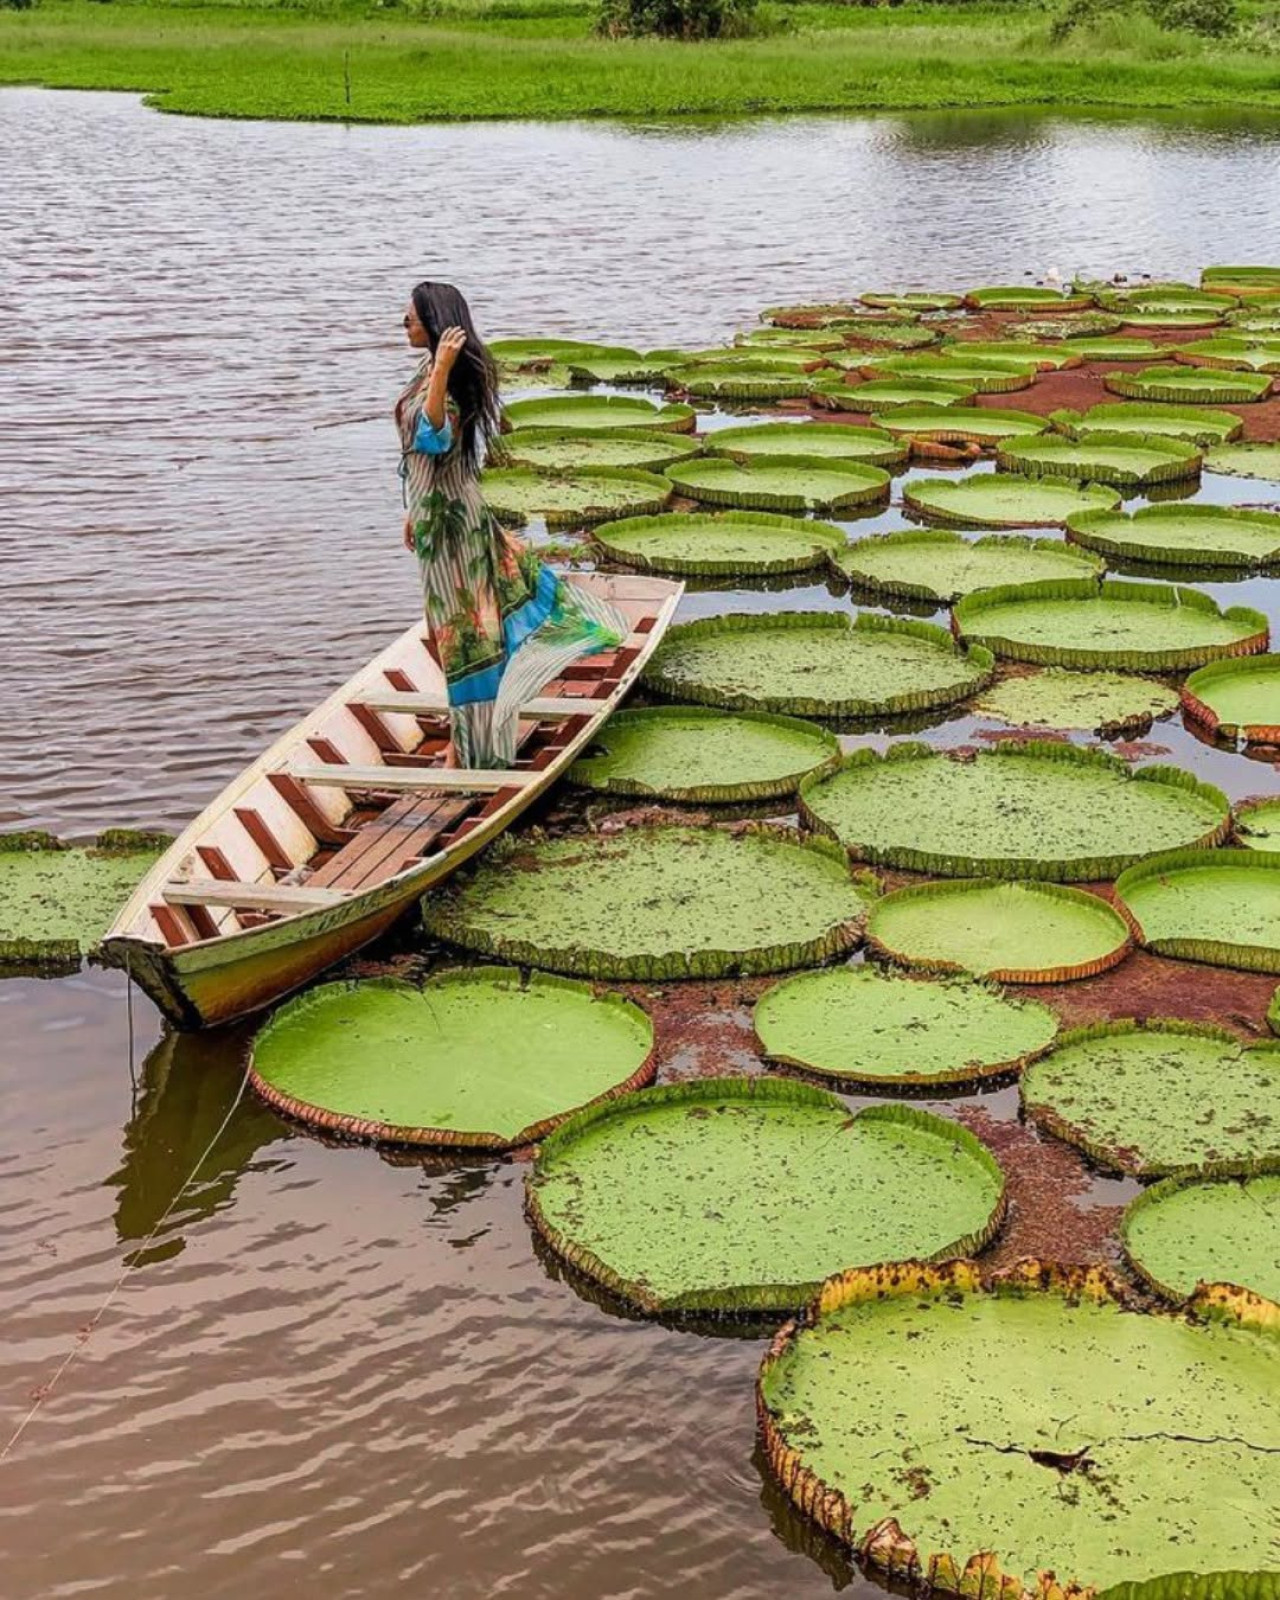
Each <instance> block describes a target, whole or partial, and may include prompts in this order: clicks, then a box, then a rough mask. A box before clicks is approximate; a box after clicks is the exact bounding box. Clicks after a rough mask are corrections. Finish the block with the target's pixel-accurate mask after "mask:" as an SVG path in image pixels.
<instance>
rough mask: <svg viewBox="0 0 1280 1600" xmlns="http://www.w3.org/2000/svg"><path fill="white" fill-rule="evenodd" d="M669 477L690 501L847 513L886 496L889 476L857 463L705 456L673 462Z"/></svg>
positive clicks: (886, 498) (795, 458)
mask: <svg viewBox="0 0 1280 1600" xmlns="http://www.w3.org/2000/svg"><path fill="white" fill-rule="evenodd" d="M667 476H668V477H669V478H670V479H671V481H672V483H674V484H675V486H676V488H677V489H678V490H679V492H680V493H681V494H683V495H688V496H689V497H690V498H692V499H694V500H700V501H703V502H705V503H706V504H707V505H719V506H740V507H742V508H744V509H746V510H752V511H812V510H847V509H849V508H851V507H853V506H871V505H883V504H884V503H885V502H886V501H887V500H888V498H889V474H888V473H887V472H885V471H884V469H883V468H882V467H873V466H868V465H866V464H865V463H863V462H860V461H839V462H837V461H824V460H821V459H816V460H814V459H810V458H808V457H806V456H767V457H763V458H761V459H760V460H758V461H755V462H752V463H750V464H745V465H744V464H742V463H740V462H737V461H731V460H729V458H728V457H726V456H706V457H703V458H701V459H699V460H697V461H688V462H677V463H676V464H675V465H673V466H672V467H671V468H670V470H669V472H668V474H667Z"/></svg>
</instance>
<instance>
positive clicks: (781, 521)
mask: <svg viewBox="0 0 1280 1600" xmlns="http://www.w3.org/2000/svg"><path fill="white" fill-rule="evenodd" d="M595 542H596V544H597V545H598V546H599V547H600V549H601V550H602V551H603V552H604V553H605V555H607V556H610V557H612V559H613V560H615V561H620V562H623V563H624V564H625V565H627V566H629V567H638V568H639V569H640V570H641V571H642V572H677V573H683V574H691V575H701V576H709V577H714V576H720V575H724V576H731V575H733V574H737V573H744V574H745V573H751V574H771V573H782V572H804V571H806V570H807V569H808V568H810V567H816V566H819V565H821V563H822V562H823V561H825V560H826V558H827V556H828V554H829V553H830V552H832V551H834V550H841V549H843V548H844V546H845V543H846V542H847V541H846V539H845V535H844V533H843V531H842V530H841V529H840V528H837V527H834V526H833V525H832V524H831V523H829V522H815V521H814V520H813V518H811V517H780V516H774V515H772V514H771V513H770V512H767V511H721V512H698V511H691V512H686V511H676V512H671V513H669V514H668V515H666V516H661V517H628V518H627V519H626V520H624V521H621V522H611V523H610V524H609V525H608V526H607V527H604V528H601V529H599V530H598V531H597V532H596V535H595Z"/></svg>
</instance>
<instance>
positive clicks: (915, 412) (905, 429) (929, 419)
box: [872, 406, 1049, 444]
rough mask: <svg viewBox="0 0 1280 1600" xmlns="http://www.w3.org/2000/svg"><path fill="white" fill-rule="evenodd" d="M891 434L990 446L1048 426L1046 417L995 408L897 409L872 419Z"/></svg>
mask: <svg viewBox="0 0 1280 1600" xmlns="http://www.w3.org/2000/svg"><path fill="white" fill-rule="evenodd" d="M872 420H873V421H874V422H875V423H876V425H877V427H880V428H885V429H887V430H888V431H889V432H890V433H905V434H908V435H909V436H910V437H911V438H912V439H937V440H939V441H940V442H942V443H943V444H968V443H970V442H972V443H974V444H991V443H993V442H994V441H996V440H999V439H1021V438H1030V437H1032V436H1034V435H1035V434H1039V433H1044V432H1046V430H1047V429H1048V427H1049V420H1048V418H1047V417H1036V416H1033V415H1032V414H1031V412H1029V411H998V410H996V409H995V407H993V406H898V407H896V408H895V409H894V410H892V411H886V412H885V413H884V414H883V415H882V416H880V415H877V416H874V417H873V419H872Z"/></svg>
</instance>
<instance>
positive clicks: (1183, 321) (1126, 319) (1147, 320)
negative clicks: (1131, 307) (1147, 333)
mask: <svg viewBox="0 0 1280 1600" xmlns="http://www.w3.org/2000/svg"><path fill="white" fill-rule="evenodd" d="M1121 320H1122V322H1123V324H1124V326H1125V327H1126V328H1155V329H1159V330H1161V331H1166V330H1167V331H1169V332H1171V333H1191V332H1193V331H1194V330H1195V329H1197V328H1216V327H1220V326H1221V324H1222V311H1214V310H1211V309H1210V308H1209V307H1207V306H1205V307H1202V308H1187V307H1178V306H1169V307H1166V308H1165V309H1164V310H1160V309H1154V310H1150V311H1126V312H1125V313H1124V316H1123V317H1122V319H1121Z"/></svg>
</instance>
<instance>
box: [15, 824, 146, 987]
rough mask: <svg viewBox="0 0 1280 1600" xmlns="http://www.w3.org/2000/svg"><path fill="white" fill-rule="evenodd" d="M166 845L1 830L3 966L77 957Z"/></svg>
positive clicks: (114, 836)
mask: <svg viewBox="0 0 1280 1600" xmlns="http://www.w3.org/2000/svg"><path fill="white" fill-rule="evenodd" d="M134 841H136V842H134ZM167 843H168V841H167V840H166V839H165V838H163V837H162V836H157V835H154V834H150V835H149V834H141V835H129V834H120V833H118V832H116V831H113V833H111V834H102V835H99V838H98V841H97V843H96V844H95V845H93V846H90V847H88V848H73V847H70V846H66V845H63V844H61V843H60V842H59V841H58V840H57V839H55V838H53V836H52V835H50V834H44V833H10V834H0V967H3V966H6V965H26V964H33V965H39V964H41V963H48V964H51V965H65V964H70V963H76V962H78V961H79V960H80V958H81V956H83V955H86V954H88V952H89V951H90V950H91V949H92V947H93V946H94V945H95V944H96V943H97V942H98V940H99V939H100V938H101V937H102V935H103V934H104V933H105V932H106V930H107V928H108V927H109V926H110V924H111V921H112V919H113V918H114V916H115V914H116V912H117V911H118V910H119V909H120V907H121V905H122V904H123V903H124V901H125V900H126V899H127V898H128V897H129V895H130V893H131V892H132V891H133V889H134V888H135V887H136V885H137V883H138V881H139V880H140V879H141V878H142V877H143V876H144V874H145V873H146V872H147V870H148V869H149V868H150V867H151V866H152V865H153V864H154V863H155V862H156V861H157V860H158V859H159V857H160V855H161V854H162V853H163V850H164V848H165V845H166V844H167ZM104 846H106V847H105V848H104Z"/></svg>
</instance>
